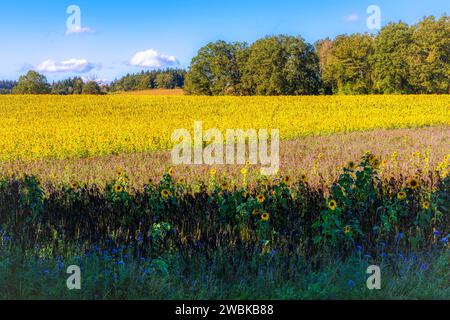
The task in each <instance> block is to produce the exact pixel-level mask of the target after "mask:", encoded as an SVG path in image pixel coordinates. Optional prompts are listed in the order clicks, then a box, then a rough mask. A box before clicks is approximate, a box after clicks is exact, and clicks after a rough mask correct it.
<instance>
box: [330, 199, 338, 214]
mask: <svg viewBox="0 0 450 320" xmlns="http://www.w3.org/2000/svg"><path fill="white" fill-rule="evenodd" d="M328 208H329V209H330V210H332V211H334V210H336V208H337V202H336V201H335V200H331V201H330V202H328Z"/></svg>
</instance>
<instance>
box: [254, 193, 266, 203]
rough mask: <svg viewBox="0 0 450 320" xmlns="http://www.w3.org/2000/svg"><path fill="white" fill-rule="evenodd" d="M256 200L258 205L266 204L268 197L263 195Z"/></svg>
mask: <svg viewBox="0 0 450 320" xmlns="http://www.w3.org/2000/svg"><path fill="white" fill-rule="evenodd" d="M256 200H258V203H264V201H266V197H264V196H263V195H262V194H260V195H259V196H257V197H256Z"/></svg>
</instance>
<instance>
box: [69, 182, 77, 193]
mask: <svg viewBox="0 0 450 320" xmlns="http://www.w3.org/2000/svg"><path fill="white" fill-rule="evenodd" d="M70 188H71V189H72V190H73V191H76V190H78V183H77V182H76V181H73V182H72V183H71V184H70Z"/></svg>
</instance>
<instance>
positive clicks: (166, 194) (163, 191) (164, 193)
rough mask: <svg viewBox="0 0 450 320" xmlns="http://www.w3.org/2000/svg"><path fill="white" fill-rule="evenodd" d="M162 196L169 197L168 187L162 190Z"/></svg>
mask: <svg viewBox="0 0 450 320" xmlns="http://www.w3.org/2000/svg"><path fill="white" fill-rule="evenodd" d="M161 196H162V197H163V198H165V199H167V198H168V197H170V191H169V190H167V189H164V190H162V191H161Z"/></svg>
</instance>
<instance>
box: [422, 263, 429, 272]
mask: <svg viewBox="0 0 450 320" xmlns="http://www.w3.org/2000/svg"><path fill="white" fill-rule="evenodd" d="M420 269H422V270H423V271H427V270H428V264H426V263H422V264H421V265H420Z"/></svg>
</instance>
